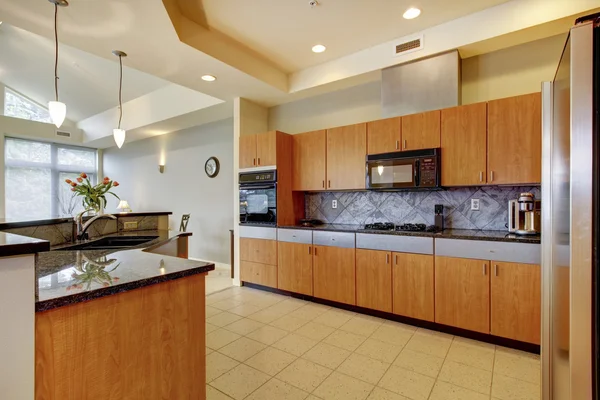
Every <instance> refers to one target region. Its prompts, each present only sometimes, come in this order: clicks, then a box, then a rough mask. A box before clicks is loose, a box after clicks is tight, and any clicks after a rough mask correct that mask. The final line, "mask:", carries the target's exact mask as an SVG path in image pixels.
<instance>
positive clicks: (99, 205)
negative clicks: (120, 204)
mask: <svg viewBox="0 0 600 400" xmlns="http://www.w3.org/2000/svg"><path fill="white" fill-rule="evenodd" d="M105 205H106V204H104V199H102V198H99V199H98V203H96V204H94V205H93V206H92V209H93V210H94V211H95V212H96V215H104V206H105Z"/></svg>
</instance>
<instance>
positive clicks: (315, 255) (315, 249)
mask: <svg viewBox="0 0 600 400" xmlns="http://www.w3.org/2000/svg"><path fill="white" fill-rule="evenodd" d="M316 255H317V247H316V246H315V256H316Z"/></svg>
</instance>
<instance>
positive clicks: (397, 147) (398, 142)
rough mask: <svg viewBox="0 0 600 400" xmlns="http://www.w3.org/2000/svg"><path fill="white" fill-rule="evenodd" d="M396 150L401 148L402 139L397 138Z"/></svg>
mask: <svg viewBox="0 0 600 400" xmlns="http://www.w3.org/2000/svg"><path fill="white" fill-rule="evenodd" d="M396 150H400V141H399V140H396Z"/></svg>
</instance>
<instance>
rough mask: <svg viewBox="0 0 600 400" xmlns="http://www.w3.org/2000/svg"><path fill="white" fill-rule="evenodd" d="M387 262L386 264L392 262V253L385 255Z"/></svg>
mask: <svg viewBox="0 0 600 400" xmlns="http://www.w3.org/2000/svg"><path fill="white" fill-rule="evenodd" d="M385 263H386V264H389V263H390V255H389V254H386V255H385Z"/></svg>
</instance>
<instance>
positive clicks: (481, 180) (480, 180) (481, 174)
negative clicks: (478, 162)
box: [479, 171, 483, 182]
mask: <svg viewBox="0 0 600 400" xmlns="http://www.w3.org/2000/svg"><path fill="white" fill-rule="evenodd" d="M479 182H483V172H481V171H480V172H479Z"/></svg>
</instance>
